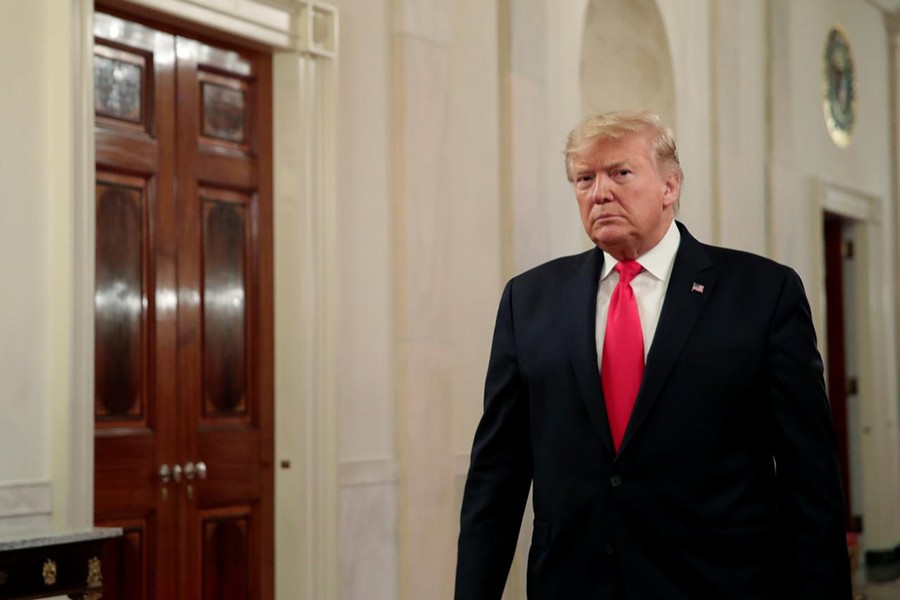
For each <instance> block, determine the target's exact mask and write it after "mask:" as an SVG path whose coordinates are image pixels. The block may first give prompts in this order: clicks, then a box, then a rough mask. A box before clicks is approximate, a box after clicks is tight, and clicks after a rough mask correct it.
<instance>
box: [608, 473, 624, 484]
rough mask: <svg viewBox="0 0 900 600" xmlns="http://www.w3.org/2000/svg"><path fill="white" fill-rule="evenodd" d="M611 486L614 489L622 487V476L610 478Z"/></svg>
mask: <svg viewBox="0 0 900 600" xmlns="http://www.w3.org/2000/svg"><path fill="white" fill-rule="evenodd" d="M609 484H610V485H611V486H613V487H619V486H620V485H622V476H621V475H613V476H612V477H610V478H609Z"/></svg>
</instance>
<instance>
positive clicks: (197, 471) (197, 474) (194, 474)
mask: <svg viewBox="0 0 900 600" xmlns="http://www.w3.org/2000/svg"><path fill="white" fill-rule="evenodd" d="M206 473H207V468H206V463H205V462H203V461H202V460H201V461H198V462H197V464H194V463H192V462H189V463H185V465H184V478H185V479H187V480H188V481H193V480H194V478H196V479H200V480H203V479H206Z"/></svg>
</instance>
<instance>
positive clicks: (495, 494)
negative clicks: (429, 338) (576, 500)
mask: <svg viewBox="0 0 900 600" xmlns="http://www.w3.org/2000/svg"><path fill="white" fill-rule="evenodd" d="M514 281H515V280H513V281H511V282H510V283H509V284H507V286H506V289H505V290H504V292H503V297H502V299H501V301H500V308H499V311H498V314H497V323H496V326H495V329H494V340H493V344H492V347H491V356H490V361H489V363H488V371H487V378H486V381H485V392H484V413H483V415H482V417H481V421H480V423H479V424H478V429H477V430H476V432H475V441H474V443H473V445H472V457H471V463H470V465H469V474H468V477H467V478H466V486H465V492H464V495H463V502H462V514H461V518H460V534H459V544H458V555H457V566H456V595H455V598H456V600H500V597H501V596H502V594H503V588H504V585H505V583H506V578H507V575H508V572H509V567H510V564H511V563H512V559H513V555H514V554H515V549H516V541H517V539H518V534H519V528H520V526H521V523H522V513H523V511H524V509H525V502H526V500H527V498H528V490H529V487H530V485H531V477H532V469H533V467H532V458H531V444H530V433H529V410H528V394H527V389H526V385H525V383H524V381H523V377H522V373H521V371H520V369H519V363H518V359H517V354H516V341H515V326H514V323H513V310H512V306H513V286H514Z"/></svg>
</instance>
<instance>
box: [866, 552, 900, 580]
mask: <svg viewBox="0 0 900 600" xmlns="http://www.w3.org/2000/svg"><path fill="white" fill-rule="evenodd" d="M898 578H900V545H898V546H895V547H894V548H893V549H890V550H867V551H866V580H867V581H874V582H878V583H884V582H887V581H894V580H895V579H898Z"/></svg>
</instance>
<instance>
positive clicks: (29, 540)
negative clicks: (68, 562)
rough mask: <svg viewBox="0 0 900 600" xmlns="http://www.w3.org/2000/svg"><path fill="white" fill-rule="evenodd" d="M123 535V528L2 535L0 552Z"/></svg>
mask: <svg viewBox="0 0 900 600" xmlns="http://www.w3.org/2000/svg"><path fill="white" fill-rule="evenodd" d="M120 535H122V528H121V527H88V528H85V529H45V530H42V531H34V532H22V533H10V534H2V535H0V552H8V551H10V550H24V549H26V548H40V547H42V546H58V545H60V544H73V543H76V542H90V541H94V540H103V539H107V538H113V537H119V536H120Z"/></svg>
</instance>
